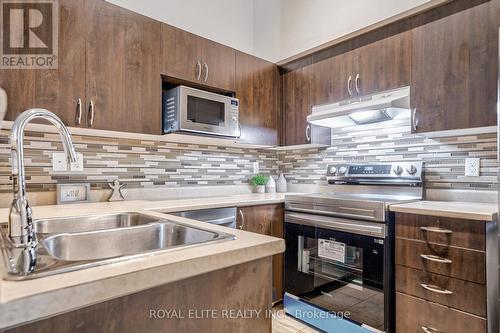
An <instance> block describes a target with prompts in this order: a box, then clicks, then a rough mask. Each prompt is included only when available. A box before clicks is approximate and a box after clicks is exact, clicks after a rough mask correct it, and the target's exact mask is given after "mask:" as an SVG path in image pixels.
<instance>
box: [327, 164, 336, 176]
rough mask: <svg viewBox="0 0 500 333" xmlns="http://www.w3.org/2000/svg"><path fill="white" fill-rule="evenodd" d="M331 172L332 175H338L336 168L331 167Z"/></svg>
mask: <svg viewBox="0 0 500 333" xmlns="http://www.w3.org/2000/svg"><path fill="white" fill-rule="evenodd" d="M329 172H330V174H332V175H335V174H336V173H337V168H336V167H334V166H331V167H330V170H329Z"/></svg>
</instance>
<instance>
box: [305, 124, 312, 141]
mask: <svg viewBox="0 0 500 333" xmlns="http://www.w3.org/2000/svg"><path fill="white" fill-rule="evenodd" d="M306 140H307V142H308V143H311V124H307V126H306Z"/></svg>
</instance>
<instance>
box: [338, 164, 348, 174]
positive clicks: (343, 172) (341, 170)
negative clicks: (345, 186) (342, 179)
mask: <svg viewBox="0 0 500 333" xmlns="http://www.w3.org/2000/svg"><path fill="white" fill-rule="evenodd" d="M346 172H347V168H346V167H344V166H342V167H340V168H339V175H345V173H346Z"/></svg>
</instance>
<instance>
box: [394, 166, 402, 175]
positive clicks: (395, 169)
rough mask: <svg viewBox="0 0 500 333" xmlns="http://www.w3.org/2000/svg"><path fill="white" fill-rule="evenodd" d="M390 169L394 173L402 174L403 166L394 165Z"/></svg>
mask: <svg viewBox="0 0 500 333" xmlns="http://www.w3.org/2000/svg"><path fill="white" fill-rule="evenodd" d="M392 171H394V173H395V174H396V175H398V176H401V175H402V174H403V168H402V167H401V166H399V165H398V166H397V167H395V168H394V169H393V170H392Z"/></svg>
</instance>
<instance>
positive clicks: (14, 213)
mask: <svg viewBox="0 0 500 333" xmlns="http://www.w3.org/2000/svg"><path fill="white" fill-rule="evenodd" d="M39 118H40V119H45V120H47V121H49V122H50V123H51V124H52V125H54V126H55V127H56V128H57V129H58V130H59V134H60V135H61V140H62V142H63V146H64V151H65V153H66V158H67V160H68V162H76V160H77V157H76V151H75V147H74V146H73V142H72V141H71V134H70V133H69V131H68V129H67V128H66V126H65V125H64V124H63V122H62V121H61V119H59V117H58V116H56V115H55V114H53V113H52V112H50V111H48V110H45V109H29V110H26V111H24V112H23V113H21V114H20V115H19V116H18V117H17V118H16V120H15V121H14V124H13V125H12V132H11V135H10V147H11V156H12V161H11V163H12V183H13V192H14V201H13V202H12V205H11V209H10V214H9V238H10V240H11V241H12V243H13V244H14V246H16V247H20V248H23V247H24V248H25V249H28V251H25V253H29V254H30V258H29V260H26V259H24V260H23V262H24V263H26V262H29V263H30V265H28V266H30V267H29V270H32V269H34V264H35V262H36V254H35V251H33V249H34V246H36V234H35V230H34V227H33V224H32V214H31V208H30V205H29V203H28V200H27V199H26V180H25V175H24V131H25V128H26V125H27V124H28V123H30V122H31V121H32V120H34V119H39ZM24 266H26V264H24ZM31 266H32V267H31Z"/></svg>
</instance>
